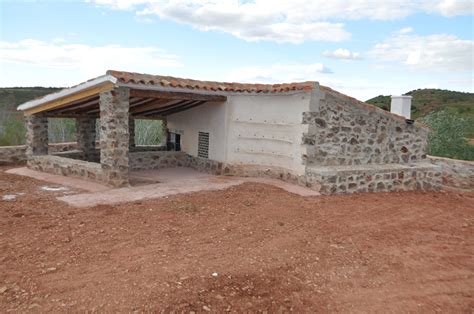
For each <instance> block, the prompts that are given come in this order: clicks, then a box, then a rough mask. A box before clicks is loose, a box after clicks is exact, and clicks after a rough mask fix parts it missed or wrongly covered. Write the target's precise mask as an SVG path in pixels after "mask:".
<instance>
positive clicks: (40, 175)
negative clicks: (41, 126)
mask: <svg viewBox="0 0 474 314" xmlns="http://www.w3.org/2000/svg"><path fill="white" fill-rule="evenodd" d="M5 172H6V173H9V174H16V175H20V176H26V177H30V178H33V179H37V180H42V181H46V182H50V183H54V184H58V185H64V186H69V187H72V188H76V189H81V190H85V191H88V192H103V191H106V190H110V189H111V188H110V187H108V186H105V185H103V184H100V183H97V182H93V181H88V180H81V179H77V178H72V177H66V176H60V175H55V174H49V173H45V172H41V171H35V170H31V169H28V168H26V167H21V168H12V169H9V170H7V171H5Z"/></svg>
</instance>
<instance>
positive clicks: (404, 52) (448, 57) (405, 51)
mask: <svg viewBox="0 0 474 314" xmlns="http://www.w3.org/2000/svg"><path fill="white" fill-rule="evenodd" d="M369 55H371V56H372V57H374V58H375V59H377V60H379V61H381V62H384V63H396V64H400V63H401V64H403V65H405V66H407V67H409V68H413V69H418V70H434V71H473V63H474V60H473V56H474V41H472V40H463V39H459V38H457V37H456V36H452V35H445V34H436V35H429V36H418V35H395V36H392V37H390V38H388V39H386V40H385V41H384V42H382V43H378V44H376V45H375V47H374V48H373V49H372V50H371V51H370V53H369Z"/></svg>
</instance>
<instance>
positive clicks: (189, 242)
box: [0, 168, 474, 312]
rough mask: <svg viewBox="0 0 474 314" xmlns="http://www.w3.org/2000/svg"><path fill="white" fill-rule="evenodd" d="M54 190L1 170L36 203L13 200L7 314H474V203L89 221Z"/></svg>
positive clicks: (243, 198)
mask: <svg viewBox="0 0 474 314" xmlns="http://www.w3.org/2000/svg"><path fill="white" fill-rule="evenodd" d="M4 169H6V168H3V170H4ZM45 184H46V183H43V182H41V181H35V180H32V179H28V178H23V177H19V176H14V175H8V174H5V173H3V171H1V169H0V197H1V196H3V195H5V194H11V193H19V192H23V193H27V194H25V195H20V196H18V197H17V198H16V200H14V201H1V198H0V312H6V311H8V310H15V311H25V310H30V311H41V312H47V311H78V310H85V309H88V310H96V311H108V312H115V311H122V312H125V311H127V312H128V311H135V310H167V311H169V310H178V311H179V310H186V311H188V312H189V311H196V312H204V311H208V310H210V311H213V312H214V311H216V312H223V311H231V312H234V311H238V312H241V311H252V312H254V311H265V310H266V311H270V312H276V311H291V310H293V311H295V312H302V311H306V312H313V311H331V312H333V311H342V312H348V311H351V312H361V311H363V312H373V311H376V312H398V311H403V312H415V311H416V312H419V311H423V312H433V311H443V312H472V310H473V308H474V298H473V292H474V284H473V283H474V280H473V274H474V271H473V270H474V260H473V252H474V241H473V240H474V239H473V234H474V231H473V225H474V193H457V192H437V193H434V192H433V193H380V194H359V195H351V196H324V197H299V196H295V195H292V194H289V193H287V192H285V191H283V190H280V189H278V188H275V187H271V186H267V185H263V184H256V183H247V184H244V185H241V186H237V187H233V188H230V189H228V190H224V191H206V192H198V193H193V194H187V195H177V196H172V197H168V198H163V199H157V200H150V201H143V202H137V203H129V204H122V205H118V206H97V207H93V208H86V209H75V208H71V207H68V206H66V205H64V204H63V203H61V202H59V201H56V200H55V197H56V196H59V195H62V193H63V192H48V191H42V190H40V189H39V187H40V186H41V185H45ZM213 273H217V276H213V275H212V274H213Z"/></svg>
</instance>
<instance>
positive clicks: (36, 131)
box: [25, 114, 48, 159]
mask: <svg viewBox="0 0 474 314" xmlns="http://www.w3.org/2000/svg"><path fill="white" fill-rule="evenodd" d="M25 123H26V157H27V159H28V158H29V157H31V156H36V155H47V154H48V118H46V117H45V116H43V115H41V114H34V115H26V116H25Z"/></svg>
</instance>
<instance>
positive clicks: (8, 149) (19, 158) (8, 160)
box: [0, 142, 77, 165]
mask: <svg viewBox="0 0 474 314" xmlns="http://www.w3.org/2000/svg"><path fill="white" fill-rule="evenodd" d="M75 149H77V143H76V142H67V143H54V144H49V153H50V154H51V153H56V152H64V151H70V150H75ZM25 162H26V145H18V146H0V165H10V164H11V165H14V164H21V163H25Z"/></svg>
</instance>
